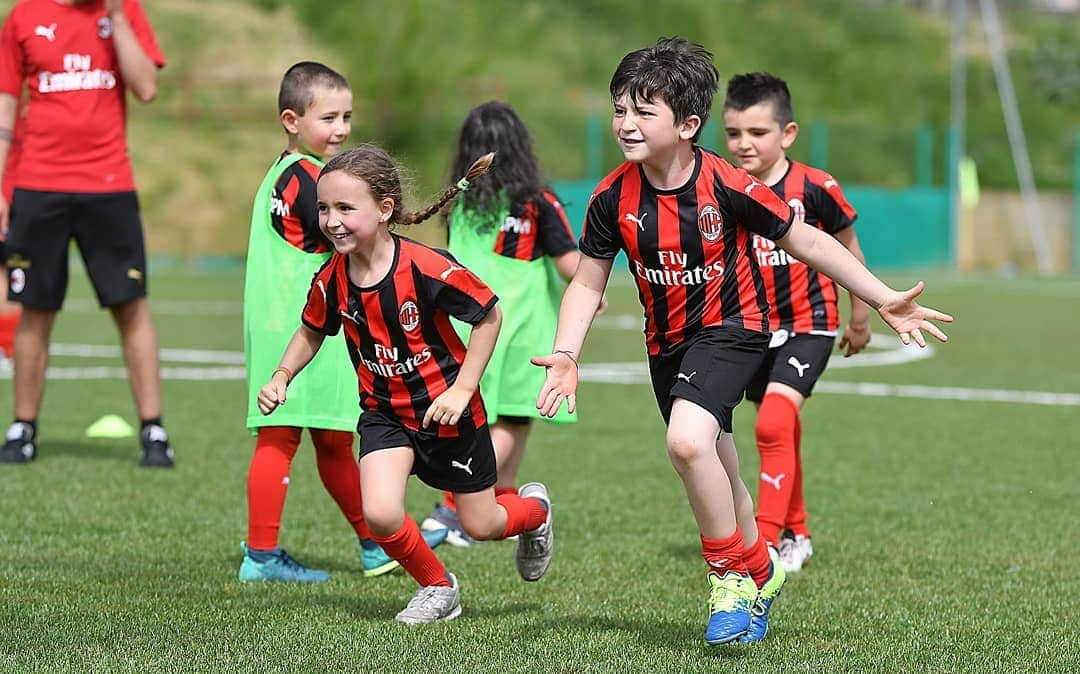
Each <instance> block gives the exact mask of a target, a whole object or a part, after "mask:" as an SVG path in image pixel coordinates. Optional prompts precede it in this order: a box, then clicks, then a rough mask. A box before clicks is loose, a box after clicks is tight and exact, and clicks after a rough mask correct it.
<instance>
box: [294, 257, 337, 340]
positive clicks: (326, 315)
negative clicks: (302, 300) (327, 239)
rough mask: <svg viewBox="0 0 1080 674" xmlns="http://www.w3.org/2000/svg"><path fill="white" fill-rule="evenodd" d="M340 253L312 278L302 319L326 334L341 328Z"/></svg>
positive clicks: (331, 258)
mask: <svg viewBox="0 0 1080 674" xmlns="http://www.w3.org/2000/svg"><path fill="white" fill-rule="evenodd" d="M339 257H340V256H339V255H333V256H331V257H330V259H329V260H327V261H326V264H324V265H323V266H322V269H320V270H319V271H317V272H315V277H314V278H313V279H311V290H309V291H308V298H307V303H306V304H305V305H304V312H303V314H301V320H302V321H303V322H304V325H306V326H307V327H309V328H311V329H312V330H314V331H315V332H321V333H322V334H324V335H336V334H337V333H338V332H339V331H340V330H341V314H340V313H338V287H337V278H336V276H337V275H336V273H335V272H336V271H337V265H336V264H335V262H337V260H338V258H339Z"/></svg>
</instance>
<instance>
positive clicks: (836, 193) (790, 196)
mask: <svg viewBox="0 0 1080 674" xmlns="http://www.w3.org/2000/svg"><path fill="white" fill-rule="evenodd" d="M772 190H773V192H775V193H776V195H777V196H778V197H780V198H781V199H783V200H784V201H786V202H787V204H788V206H790V207H791V210H793V211H794V212H796V213H798V214H800V215H802V216H803V219H804V220H805V221H806V224H808V225H811V226H813V227H817V228H818V229H820V230H822V231H823V232H825V233H827V234H831V235H833V236H835V235H836V233H837V232H840V231H842V230H844V229H846V228H848V227H851V225H852V224H853V223H854V222H855V219H856V218H857V217H858V214H856V213H855V209H854V208H852V207H851V204H849V203H848V201H847V199H846V198H844V192H843V190H841V189H840V185H839V183H837V182H836V179H835V178H833V177H832V176H831V175H829V174H828V173H826V172H825V171H822V170H820V169H816V168H813V167H812V166H807V165H806V164H800V163H798V162H791V163H790V166H789V167H788V170H787V173H785V174H784V177H783V178H781V179H780V180H779V181H778V182H777V183H776V184H775V185H773V186H772ZM754 257H755V258H756V259H757V263H758V266H760V267H761V275H762V278H764V279H765V290H766V292H767V293H768V296H769V305H770V306H771V307H772V310H771V312H770V313H769V328H770V329H771V330H774V331H775V330H779V329H784V330H787V331H788V332H794V333H800V334H807V333H809V334H818V335H835V334H836V330H837V328H838V327H839V325H840V312H839V310H838V308H837V305H836V300H837V286H836V281H833V280H832V279H831V278H829V277H828V276H826V275H825V274H821V273H818V272H817V271H815V270H813V269H811V268H810V267H808V266H806V264H804V263H803V262H801V261H799V260H797V259H795V258H794V257H792V256H790V255H788V254H787V253H786V252H785V251H783V250H781V249H779V248H777V247H776V244H775V243H773V242H772V241H770V240H768V239H766V238H763V237H760V236H758V235H756V234H755V235H754Z"/></svg>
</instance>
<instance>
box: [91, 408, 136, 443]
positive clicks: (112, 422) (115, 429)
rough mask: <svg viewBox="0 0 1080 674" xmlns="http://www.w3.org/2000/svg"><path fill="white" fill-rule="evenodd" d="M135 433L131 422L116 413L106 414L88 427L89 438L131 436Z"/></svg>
mask: <svg viewBox="0 0 1080 674" xmlns="http://www.w3.org/2000/svg"><path fill="white" fill-rule="evenodd" d="M134 435H135V429H134V428H132V427H131V424H129V423H128V422H126V421H124V420H123V419H122V418H121V417H119V416H117V415H115V414H106V415H105V416H103V417H101V418H100V419H98V420H97V421H95V422H94V423H92V424H90V428H87V429H86V437H88V438H130V437H133V436H134Z"/></svg>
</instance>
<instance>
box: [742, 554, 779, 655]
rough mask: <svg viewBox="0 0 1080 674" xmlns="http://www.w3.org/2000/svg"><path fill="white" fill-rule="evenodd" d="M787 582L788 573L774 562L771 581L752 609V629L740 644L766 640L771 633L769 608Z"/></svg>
mask: <svg viewBox="0 0 1080 674" xmlns="http://www.w3.org/2000/svg"><path fill="white" fill-rule="evenodd" d="M786 580H787V572H786V571H784V567H783V565H782V564H777V563H776V562H772V563H771V564H770V570H769V579H768V580H767V581H765V584H764V585H762V586H761V589H760V590H758V593H757V598H756V599H754V605H753V606H751V607H750V629H748V630H747V631H746V634H744V635H742V636H741V637H739V643H740V644H752V643H754V642H755V641H761V640H762V639H764V638H765V634H766V632H768V631H769V608H770V607H771V606H772V603H773V601H774V600H775V599H776V598H777V597H779V596H780V590H782V589H783V588H784V582H785V581H786Z"/></svg>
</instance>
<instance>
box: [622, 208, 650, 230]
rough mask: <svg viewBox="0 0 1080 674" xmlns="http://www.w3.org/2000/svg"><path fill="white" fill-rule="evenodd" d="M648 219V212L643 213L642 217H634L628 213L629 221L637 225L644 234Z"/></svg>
mask: <svg viewBox="0 0 1080 674" xmlns="http://www.w3.org/2000/svg"><path fill="white" fill-rule="evenodd" d="M647 217H649V213H648V211H646V212H645V213H642V214H641V215H638V216H634V214H632V213H627V214H626V219H627V220H629V221H630V222H634V223H637V226H638V229H640V230H641V231H643V232H644V231H645V218H647Z"/></svg>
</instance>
